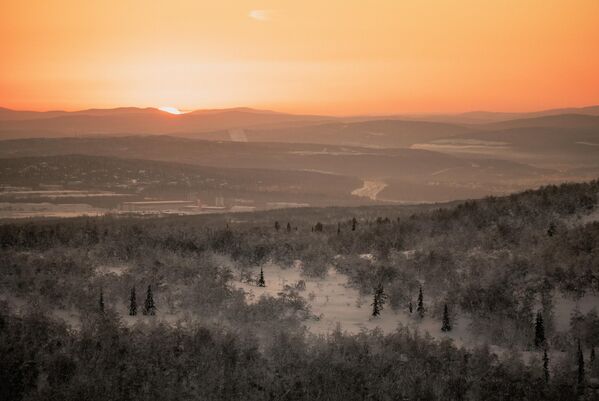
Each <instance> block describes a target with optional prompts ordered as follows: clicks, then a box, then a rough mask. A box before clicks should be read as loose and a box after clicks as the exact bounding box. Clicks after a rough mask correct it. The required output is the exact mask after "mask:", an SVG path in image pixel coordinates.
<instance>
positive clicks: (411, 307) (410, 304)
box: [408, 300, 414, 314]
mask: <svg viewBox="0 0 599 401" xmlns="http://www.w3.org/2000/svg"><path fill="white" fill-rule="evenodd" d="M408 310H409V311H410V314H411V313H412V312H414V305H412V300H410V303H409V304H408Z"/></svg>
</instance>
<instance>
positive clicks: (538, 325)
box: [535, 311, 545, 348]
mask: <svg viewBox="0 0 599 401" xmlns="http://www.w3.org/2000/svg"><path fill="white" fill-rule="evenodd" d="M543 344H545V325H544V323H543V314H542V313H541V312H540V311H539V312H537V320H536V322H535V347H537V348H539V347H541V346H542V345H543Z"/></svg>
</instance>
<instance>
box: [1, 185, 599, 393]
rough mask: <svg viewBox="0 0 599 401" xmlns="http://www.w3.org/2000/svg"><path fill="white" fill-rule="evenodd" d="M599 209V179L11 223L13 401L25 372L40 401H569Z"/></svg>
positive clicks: (592, 294) (5, 343)
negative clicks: (207, 400) (408, 197)
mask: <svg viewBox="0 0 599 401" xmlns="http://www.w3.org/2000/svg"><path fill="white" fill-rule="evenodd" d="M598 193H599V182H598V181H594V182H589V183H584V184H568V185H562V186H559V187H558V186H548V187H544V188H541V189H540V190H535V191H525V192H523V193H519V194H514V195H511V196H509V197H501V198H487V199H483V200H479V201H470V202H459V203H455V204H450V205H436V206H427V205H422V206H409V207H408V206H395V207H389V206H383V207H381V206H374V207H362V208H339V207H336V208H321V209H314V208H308V209H298V210H292V209H288V210H277V211H268V212H259V213H245V214H232V215H207V216H195V217H168V218H148V217H144V218H139V217H138V218H133V217H126V218H115V217H112V216H110V217H102V218H79V219H70V220H49V221H34V222H32V221H28V222H22V223H9V224H6V223H5V224H2V225H0V264H1V265H2V266H4V268H3V269H2V270H1V271H0V289H1V292H0V294H1V298H0V323H1V324H2V326H1V327H2V333H3V335H2V336H0V350H1V351H2V355H3V356H4V358H3V359H2V361H0V364H2V366H3V367H5V366H6V365H8V364H10V363H12V364H14V366H13V365H10V366H11V368H10V369H3V370H2V372H3V375H4V377H8V378H9V379H10V380H6V381H5V383H8V386H5V387H4V389H5V391H12V392H18V391H22V390H20V389H21V387H19V386H18V385H15V384H14V383H17V384H18V383H19V382H18V380H16V379H18V378H20V377H22V376H23V375H25V374H26V373H27V374H33V375H34V377H48V382H47V384H45V385H44V387H43V388H44V389H45V391H56V392H58V391H60V393H61V394H65V393H68V394H75V393H77V391H78V388H79V387H78V383H80V382H82V381H86V380H91V379H92V378H94V379H95V383H99V385H101V386H106V390H103V391H102V392H103V393H104V394H105V393H106V392H107V391H110V392H111V394H116V393H121V392H122V393H123V394H124V393H126V391H124V390H119V389H120V387H119V386H110V385H109V384H108V383H110V382H111V380H113V379H114V380H122V381H123V382H126V383H132V384H131V385H133V384H134V383H136V381H137V380H138V379H139V377H140V374H141V375H143V377H145V376H149V377H151V378H155V379H151V380H150V382H153V381H154V380H160V383H161V385H160V386H159V387H158V388H157V389H156V390H154V391H155V393H156V394H158V395H160V398H163V397H166V396H167V395H168V394H180V393H185V394H190V393H193V394H198V395H205V394H217V395H221V394H222V393H223V389H222V387H220V386H212V385H211V383H214V382H215V381H216V382H223V383H227V387H225V388H226V389H227V390H226V391H230V392H233V391H240V389H243V391H244V394H245V397H246V398H249V397H248V394H249V396H251V399H256V400H258V399H261V398H262V397H264V396H266V395H268V394H269V393H270V392H278V393H280V394H286V395H289V394H291V393H293V398H296V399H301V398H302V395H305V394H306V392H305V391H304V390H303V389H306V388H308V389H316V390H319V391H321V392H323V393H325V394H328V393H326V392H328V391H329V390H330V386H329V383H340V382H343V383H344V385H343V386H342V387H341V389H340V390H335V394H342V395H343V398H338V399H355V400H356V401H357V400H359V399H362V396H363V394H361V393H360V391H362V390H363V389H364V383H366V382H368V383H370V385H371V386H375V388H377V389H383V390H384V391H389V392H394V391H395V392H397V386H398V385H399V386H401V387H400V388H401V389H405V390H402V394H408V395H409V396H410V397H411V398H412V399H418V398H419V397H420V395H422V394H434V395H435V398H434V399H442V395H443V394H454V393H457V394H458V395H459V397H461V398H462V399H463V398H466V399H468V398H471V399H492V396H493V394H494V393H495V392H496V391H497V390H496V388H497V386H502V388H508V389H509V390H508V391H509V394H519V395H521V397H518V398H514V397H512V396H511V395H510V396H509V398H510V399H521V400H530V399H538V397H536V396H537V395H538V394H544V396H543V399H546V400H552V401H558V400H564V399H576V395H575V394H576V391H577V390H576V389H577V388H579V387H580V386H579V387H577V382H578V380H579V379H578V377H580V374H578V376H577V375H576V372H577V370H576V369H577V366H580V362H579V360H580V359H579V357H577V356H579V355H581V354H582V353H584V354H583V357H584V356H586V355H588V354H589V352H591V351H590V350H593V349H594V348H595V344H596V343H597V340H598V339H599V332H598V331H597V327H598V325H599V317H598V315H597V311H596V305H597V302H598V300H599V271H598V270H597V266H598V264H597V263H596V262H597V256H598V255H599V253H598V252H599V248H598V244H599V223H598V222H597V211H598V205H597V202H598ZM261 279H262V280H263V281H262V282H261ZM261 283H262V284H261ZM376 294H379V295H380V294H383V295H384V297H383V299H384V302H383V303H380V302H379V301H376V299H377V298H376V296H377V295H376ZM380 299H381V298H379V300H380ZM377 302H379V304H378V305H379V306H380V309H379V310H378V312H377V313H378V315H375V316H373V314H374V307H373V305H375V304H377ZM593 307H595V309H594V308H593ZM540 319H542V322H543V324H542V326H539V323H538V322H539V321H540ZM539 327H541V328H539ZM541 330H542V331H541ZM317 334H320V335H317ZM541 334H542V337H541ZM539 338H542V343H539V341H540V340H539ZM165 349H171V350H173V352H161V353H159V354H160V358H158V359H159V361H157V359H156V355H157V353H156V350H165ZM115 350H117V352H118V354H117V355H115ZM544 350H546V353H544ZM27 353H31V354H32V355H34V356H32V358H33V359H31V360H29V362H27V363H25V361H24V357H23V355H27ZM123 355H127V358H126V359H123V358H122V356H123ZM543 357H544V358H545V360H546V362H545V363H546V365H545V366H546V368H545V373H546V372H549V373H550V374H551V376H550V377H551V381H548V382H547V381H543V374H544V372H543V361H542V359H541V358H543ZM15 361H16V362H18V363H15ZM125 361H126V362H125ZM584 361H585V362H586V361H588V364H585V366H586V367H587V369H588V370H586V371H585V373H584V375H585V376H584V377H585V378H588V380H589V382H593V381H594V380H595V378H597V377H598V374H597V365H596V360H592V362H591V360H590V357H585V359H584ZM125 363H126V364H127V365H128V366H131V365H132V366H135V373H132V372H130V371H129V370H128V369H125V368H124V366H125ZM33 364H34V365H35V367H36V369H34V370H31V369H30V368H31V366H32V365H33ZM90 364H91V365H92V366H93V368H89V366H90ZM152 364H159V365H160V369H159V374H155V375H154V374H153V373H151V372H147V371H146V366H148V365H152ZM219 364H220V366H221V368H219V369H215V368H214V366H215V365H217V366H219ZM152 366H154V365H152ZM223 366H224V367H223ZM435 366H436V367H435ZM58 369H60V370H58ZM98 369H101V370H102V371H103V372H104V374H103V375H102V376H101V377H100V378H99V377H98V376H97V375H96V373H97V371H98ZM57 370H58V372H60V374H61V376H60V377H62V379H61V381H57V380H56V379H54V378H53V375H55V374H59V373H56V371H57ZM398 370H399V371H400V373H401V374H399V373H397V372H398ZM140 372H142V373H140ZM298 372H301V374H299V375H298ZM372 372H377V373H376V374H372ZM423 372H424V373H423ZM564 372H565V373H564ZM568 372H574V373H573V374H570V373H568ZM366 377H367V378H368V380H366V379H365V378H366ZM415 377H416V378H415ZM109 378H113V379H109ZM178 378H185V379H182V380H179V379H178ZM192 378H193V379H194V380H198V384H195V382H194V380H192ZM40 380H42V379H40ZM230 380H233V381H234V383H235V384H234V386H233V385H231V381H230ZM281 381H284V382H285V383H298V384H297V386H291V387H287V386H285V387H283V388H281V387H280V386H281V384H280V382H281ZM344 381H345V382H344ZM256 382H258V383H260V385H259V387H258V386H256ZM57 383H60V385H59V384H57ZM390 383H392V384H390ZM456 383H461V384H460V387H456ZM228 386H231V387H233V388H234V389H235V390H230V388H229V387H228ZM421 386H423V387H425V388H426V390H423V387H421ZM588 388H589V389H592V387H591V386H589V387H588ZM346 390H347V391H346ZM589 391H591V390H589ZM355 394H360V395H359V396H355V397H354V398H351V397H352V396H353V395H355ZM314 395H315V397H310V399H313V398H316V399H318V394H316V391H314ZM437 396H438V397H437ZM100 398H101V397H100ZM215 398H217V397H215ZM223 398H224V399H227V398H228V397H223ZM140 399H141V398H140ZM321 399H330V397H326V398H321ZM458 399H459V398H458Z"/></svg>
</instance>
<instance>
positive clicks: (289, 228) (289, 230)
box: [287, 222, 291, 233]
mask: <svg viewBox="0 0 599 401" xmlns="http://www.w3.org/2000/svg"><path fill="white" fill-rule="evenodd" d="M287 232H288V233H290V232H291V223H289V222H287Z"/></svg>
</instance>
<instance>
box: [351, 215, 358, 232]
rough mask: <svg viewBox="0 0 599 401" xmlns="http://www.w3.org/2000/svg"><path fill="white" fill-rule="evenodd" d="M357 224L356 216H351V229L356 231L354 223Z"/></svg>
mask: <svg viewBox="0 0 599 401" xmlns="http://www.w3.org/2000/svg"><path fill="white" fill-rule="evenodd" d="M357 224H358V220H356V218H355V217H354V218H352V219H351V230H352V231H356V225H357Z"/></svg>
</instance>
